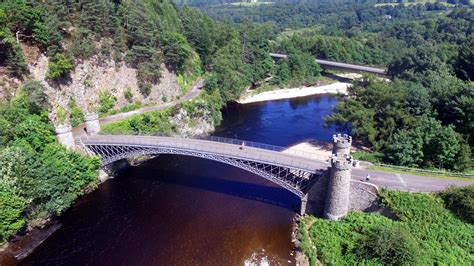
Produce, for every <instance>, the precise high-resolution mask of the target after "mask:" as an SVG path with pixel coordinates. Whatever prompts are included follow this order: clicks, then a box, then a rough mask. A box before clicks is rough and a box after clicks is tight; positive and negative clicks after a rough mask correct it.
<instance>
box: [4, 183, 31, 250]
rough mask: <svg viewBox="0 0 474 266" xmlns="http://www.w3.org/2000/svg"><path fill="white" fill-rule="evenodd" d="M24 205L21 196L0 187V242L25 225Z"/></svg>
mask: <svg viewBox="0 0 474 266" xmlns="http://www.w3.org/2000/svg"><path fill="white" fill-rule="evenodd" d="M25 207H26V202H25V200H24V199H23V198H21V197H19V196H17V195H14V194H11V193H9V192H8V191H4V190H3V189H2V188H1V187H0V244H2V243H4V242H5V241H7V240H8V238H9V237H10V236H11V235H13V234H14V233H16V232H17V231H18V230H20V229H21V228H22V227H23V226H24V225H25V217H24V216H23V215H22V213H23V210H24V209H25Z"/></svg>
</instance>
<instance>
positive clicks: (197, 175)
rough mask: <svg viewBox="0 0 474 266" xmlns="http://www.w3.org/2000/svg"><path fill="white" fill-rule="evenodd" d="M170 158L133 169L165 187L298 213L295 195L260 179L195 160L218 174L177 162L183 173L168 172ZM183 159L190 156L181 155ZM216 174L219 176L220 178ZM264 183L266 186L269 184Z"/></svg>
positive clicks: (231, 167) (212, 163)
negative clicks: (151, 176)
mask: <svg viewBox="0 0 474 266" xmlns="http://www.w3.org/2000/svg"><path fill="white" fill-rule="evenodd" d="M163 157H168V158H163ZM180 157H181V156H180ZM171 158H173V159H177V156H163V155H162V156H160V157H159V158H156V159H153V160H151V161H148V162H146V163H144V164H142V165H140V166H138V167H135V169H137V168H140V170H139V171H155V173H156V175H155V176H154V177H153V178H158V180H159V181H160V182H163V183H166V184H171V185H178V186H185V187H189V188H195V189H200V190H206V191H210V192H216V193H222V194H225V195H229V196H233V197H239V198H242V199H248V200H253V201H259V202H263V203H265V204H271V205H273V206H278V207H281V208H285V209H288V210H289V211H292V212H299V208H300V199H299V197H298V196H296V195H294V194H293V193H291V192H289V191H288V190H286V189H284V188H282V187H279V186H278V185H276V184H273V183H271V182H270V181H267V180H265V179H263V178H262V177H260V176H257V175H254V174H252V173H249V172H247V171H244V170H241V169H238V168H235V167H233V166H229V165H226V164H223V163H219V162H213V161H207V160H205V159H197V158H193V159H192V160H193V161H195V160H196V161H198V162H200V163H203V164H205V165H206V167H205V168H208V167H214V168H215V170H216V172H217V173H219V174H215V173H214V174H213V173H206V170H205V169H204V171H196V169H192V168H194V167H193V166H191V169H183V166H182V165H180V163H174V164H175V166H178V167H180V168H177V169H182V170H176V168H174V169H170V166H169V164H170V163H171V161H172V160H169V159H171ZM183 158H189V157H185V156H183ZM162 159H164V160H165V161H166V163H167V164H168V165H166V166H164V164H163V162H162V161H160V160H162ZM179 159H181V158H179ZM179 159H178V161H179ZM158 165H159V166H163V167H160V169H159V171H156V167H157V166H158ZM150 168H151V169H150ZM137 170H138V169H137ZM193 170H194V171H193ZM220 170H224V171H220ZM216 175H222V177H219V176H216ZM236 178H243V179H245V180H248V181H250V182H252V181H253V180H255V183H250V182H243V181H238V180H235V179H236ZM259 183H261V184H259ZM264 183H267V184H268V185H267V184H264Z"/></svg>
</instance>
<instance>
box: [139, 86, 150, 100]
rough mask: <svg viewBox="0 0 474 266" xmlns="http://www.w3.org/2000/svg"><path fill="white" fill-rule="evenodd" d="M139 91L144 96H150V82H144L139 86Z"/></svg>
mask: <svg viewBox="0 0 474 266" xmlns="http://www.w3.org/2000/svg"><path fill="white" fill-rule="evenodd" d="M140 93H141V94H142V95H143V96H144V97H145V98H146V97H148V96H150V93H151V84H150V83H144V84H142V85H141V86H140Z"/></svg>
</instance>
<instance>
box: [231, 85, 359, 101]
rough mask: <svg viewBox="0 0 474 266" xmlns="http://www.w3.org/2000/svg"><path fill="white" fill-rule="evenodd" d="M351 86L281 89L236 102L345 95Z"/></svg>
mask: <svg viewBox="0 0 474 266" xmlns="http://www.w3.org/2000/svg"><path fill="white" fill-rule="evenodd" d="M349 86H352V84H350V83H346V82H337V83H333V84H330V85H325V86H319V87H302V88H291V89H281V90H274V91H265V92H262V93H259V94H255V95H248V96H244V98H243V99H240V100H238V101H237V102H238V103H240V104H247V103H255V102H264V101H271V100H280V99H289V98H298V97H305V96H309V95H315V94H326V93H331V94H347V88H348V87H349Z"/></svg>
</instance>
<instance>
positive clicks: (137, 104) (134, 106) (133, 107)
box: [107, 102, 143, 115]
mask: <svg viewBox="0 0 474 266" xmlns="http://www.w3.org/2000/svg"><path fill="white" fill-rule="evenodd" d="M142 106H143V105H142V104H141V103H140V102H135V103H131V104H128V105H126V106H124V107H122V108H119V109H112V110H110V111H108V112H107V115H114V114H119V113H125V112H130V111H133V110H136V109H138V108H140V107H142Z"/></svg>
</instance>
